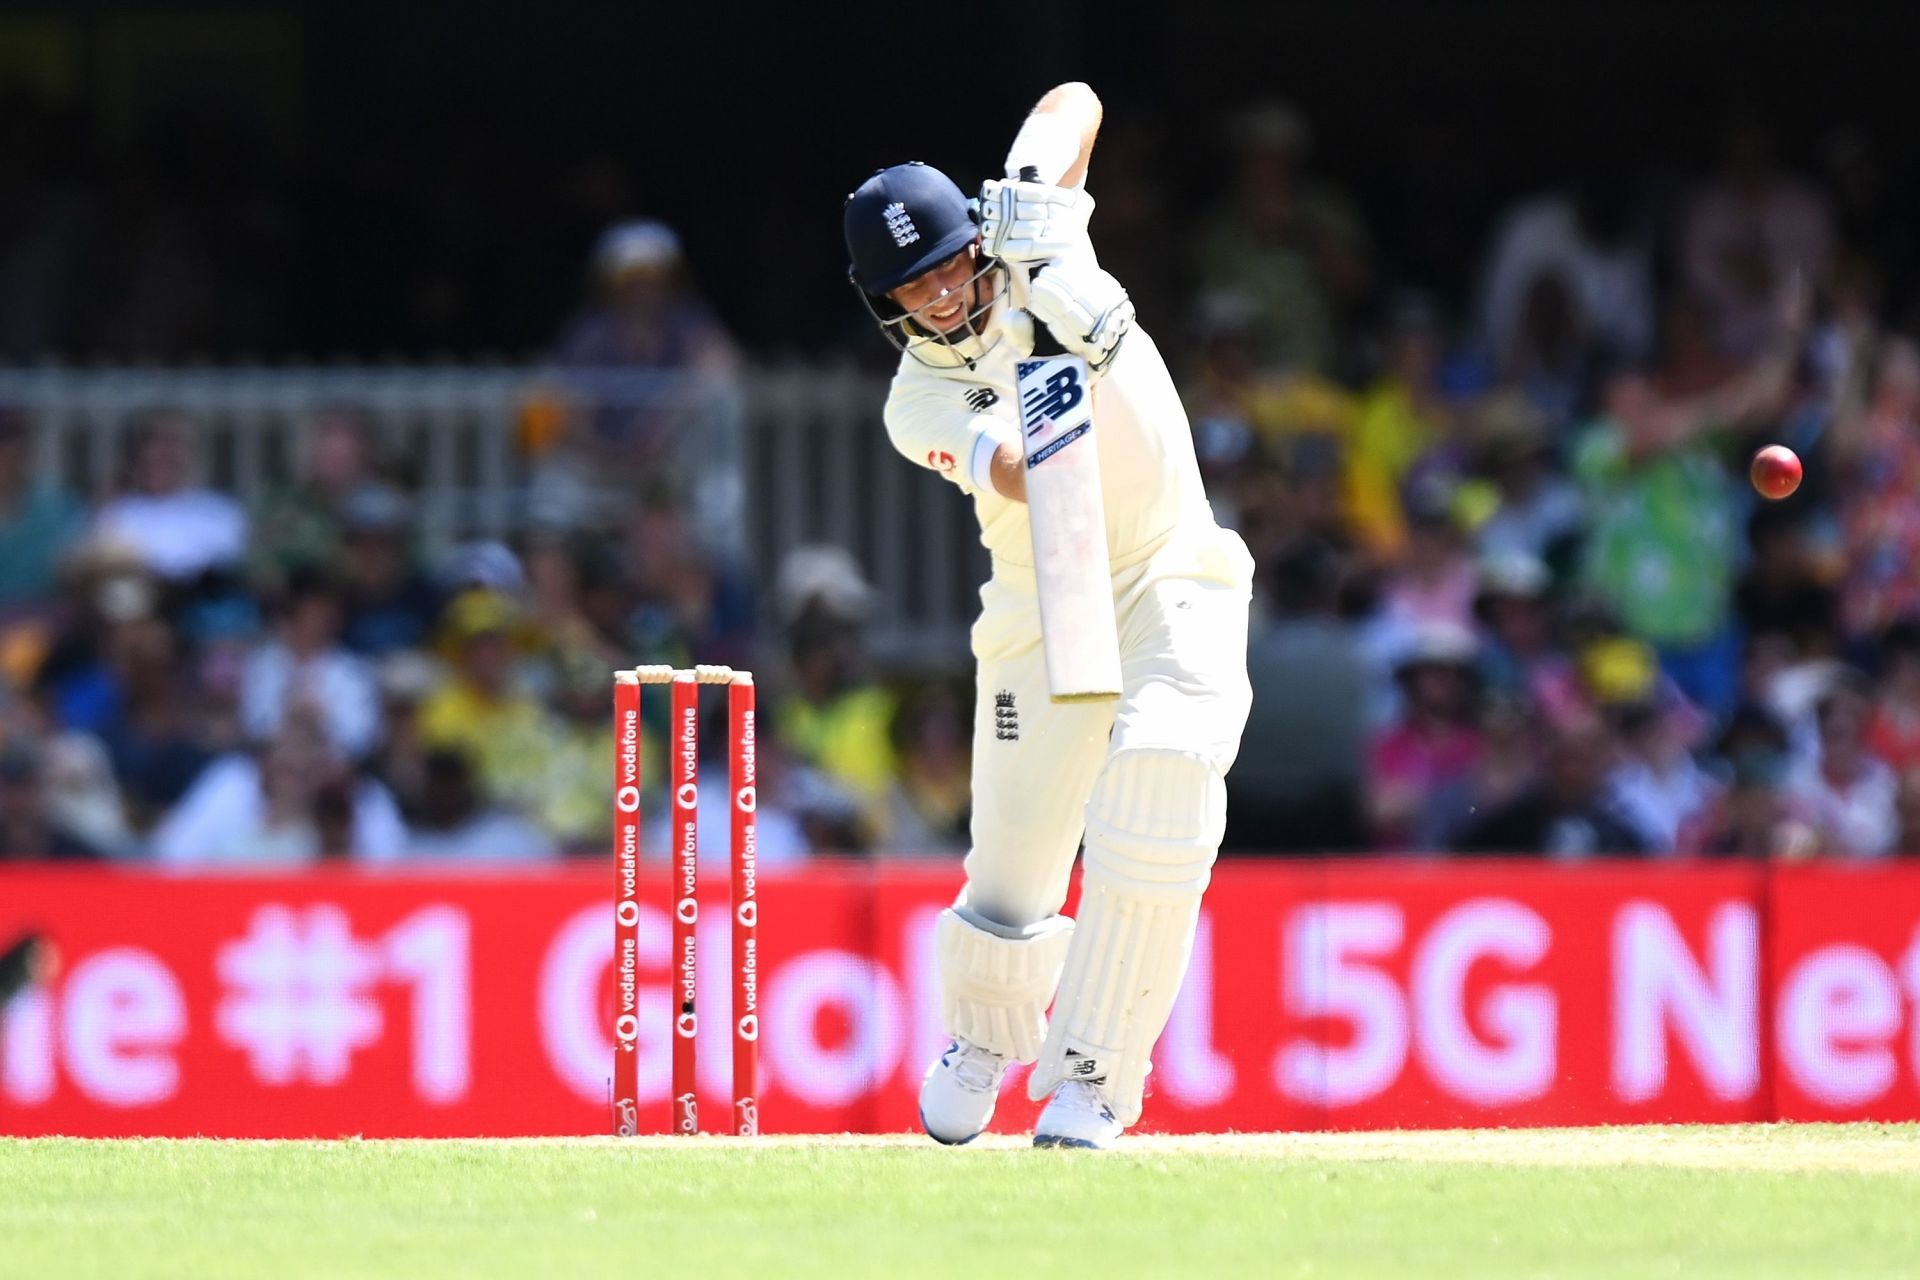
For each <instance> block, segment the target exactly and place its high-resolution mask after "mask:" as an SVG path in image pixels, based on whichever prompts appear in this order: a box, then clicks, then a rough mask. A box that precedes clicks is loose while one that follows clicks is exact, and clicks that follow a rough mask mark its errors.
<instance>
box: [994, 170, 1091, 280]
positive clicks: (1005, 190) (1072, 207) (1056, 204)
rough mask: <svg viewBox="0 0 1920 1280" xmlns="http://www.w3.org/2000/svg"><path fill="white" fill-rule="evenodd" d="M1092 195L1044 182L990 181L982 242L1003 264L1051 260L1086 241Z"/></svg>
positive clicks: (1010, 179) (1009, 179)
mask: <svg viewBox="0 0 1920 1280" xmlns="http://www.w3.org/2000/svg"><path fill="white" fill-rule="evenodd" d="M1092 216H1093V197H1092V196H1090V195H1088V194H1087V193H1086V192H1084V191H1076V190H1073V189H1072V188H1070V187H1054V186H1049V185H1047V184H1046V183H1044V182H1019V181H1016V180H1014V179H1012V178H1007V179H995V178H989V179H988V180H987V181H986V182H985V183H983V184H981V187H980V239H981V243H982V245H983V246H984V248H985V250H986V252H987V254H988V256H990V257H995V258H999V259H1001V260H1002V261H1004V262H1051V261H1052V260H1053V259H1055V258H1058V257H1061V256H1062V255H1064V254H1066V253H1067V252H1068V251H1070V250H1073V249H1077V248H1079V247H1081V246H1082V245H1084V244H1086V242H1087V220H1088V219H1089V218H1091V217H1092Z"/></svg>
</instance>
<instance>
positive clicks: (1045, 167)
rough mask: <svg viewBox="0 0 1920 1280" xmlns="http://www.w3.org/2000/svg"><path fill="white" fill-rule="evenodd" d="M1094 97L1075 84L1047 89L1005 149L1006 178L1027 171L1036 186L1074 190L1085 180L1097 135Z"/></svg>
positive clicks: (1098, 112)
mask: <svg viewBox="0 0 1920 1280" xmlns="http://www.w3.org/2000/svg"><path fill="white" fill-rule="evenodd" d="M1101 118H1102V108H1101V106H1100V97H1099V95H1098V94H1096V93H1094V91H1093V89H1092V87H1091V86H1089V85H1086V84H1082V83H1081V82H1080V81H1078V80H1074V81H1069V82H1068V83H1066V84H1063V85H1057V86H1055V87H1054V88H1052V89H1049V90H1047V93H1046V96H1045V97H1043V98H1041V99H1040V101H1039V102H1038V103H1037V104H1035V106H1034V108H1033V110H1032V111H1031V112H1029V113H1028V115H1027V119H1026V123H1025V124H1023V125H1021V126H1020V132H1019V134H1018V135H1017V136H1016V137H1015V138H1014V140H1013V146H1012V147H1010V148H1008V150H1007V176H1008V177H1010V178H1013V177H1018V176H1019V175H1020V171H1021V170H1022V169H1025V168H1029V167H1031V168H1032V169H1034V170H1036V171H1037V172H1038V174H1039V180H1040V181H1041V182H1046V183H1051V184H1053V185H1054V186H1060V187H1077V186H1079V185H1080V184H1082V183H1083V182H1085V181H1086V180H1087V166H1088V164H1089V163H1091V161H1092V159H1093V143H1094V139H1095V138H1096V137H1097V136H1098V135H1099V133H1100V121H1101Z"/></svg>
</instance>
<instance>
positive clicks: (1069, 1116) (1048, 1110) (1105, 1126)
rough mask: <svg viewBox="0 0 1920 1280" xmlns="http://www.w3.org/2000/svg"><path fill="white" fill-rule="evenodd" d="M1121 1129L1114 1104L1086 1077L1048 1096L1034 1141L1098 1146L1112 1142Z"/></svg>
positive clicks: (1036, 1125)
mask: <svg viewBox="0 0 1920 1280" xmlns="http://www.w3.org/2000/svg"><path fill="white" fill-rule="evenodd" d="M1121 1132H1122V1128H1121V1124H1120V1122H1119V1121H1118V1120H1116V1119H1114V1115H1113V1108H1112V1107H1110V1106H1108V1105H1107V1100H1106V1099H1105V1098H1102V1097H1101V1096H1100V1090H1099V1088H1098V1087H1097V1086H1095V1085H1091V1084H1088V1083H1087V1082H1086V1081H1084V1080H1068V1081H1065V1082H1064V1083H1062V1084H1061V1085H1060V1087H1059V1088H1057V1089H1055V1090H1054V1091H1053V1096H1052V1097H1051V1098H1048V1099H1047V1105H1046V1107H1045V1109H1043V1110H1042V1111H1041V1112H1040V1120H1039V1123H1037V1124H1035V1125H1034V1126H1033V1145H1034V1146H1036V1147H1087V1148H1091V1149H1094V1150H1098V1149H1099V1148H1101V1147H1110V1146H1112V1145H1113V1144H1114V1143H1115V1142H1116V1141H1117V1140H1118V1139H1119V1137H1120V1134H1121Z"/></svg>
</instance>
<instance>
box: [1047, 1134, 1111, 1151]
mask: <svg viewBox="0 0 1920 1280" xmlns="http://www.w3.org/2000/svg"><path fill="white" fill-rule="evenodd" d="M1033 1145H1034V1146H1036V1147H1060V1148H1070V1149H1072V1150H1075V1151H1105V1150H1106V1147H1105V1146H1104V1145H1102V1144H1101V1143H1098V1142H1095V1141H1093V1139H1091V1138H1064V1137H1060V1136H1059V1135H1057V1134H1051V1133H1036V1134H1034V1135H1033Z"/></svg>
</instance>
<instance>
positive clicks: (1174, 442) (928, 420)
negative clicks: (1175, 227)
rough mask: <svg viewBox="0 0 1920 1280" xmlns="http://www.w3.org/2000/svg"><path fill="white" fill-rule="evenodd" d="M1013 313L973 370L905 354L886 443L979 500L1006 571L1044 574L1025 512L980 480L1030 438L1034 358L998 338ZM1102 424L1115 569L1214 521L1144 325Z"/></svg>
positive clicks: (1101, 403) (1128, 343) (1104, 493)
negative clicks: (1027, 403)
mask: <svg viewBox="0 0 1920 1280" xmlns="http://www.w3.org/2000/svg"><path fill="white" fill-rule="evenodd" d="M1010 274H1011V275H1012V277H1013V287H1012V294H1013V296H1012V299H1011V303H1012V305H1013V306H1014V307H1016V308H1017V307H1021V306H1023V305H1024V303H1025V301H1026V298H1025V281H1024V280H1023V279H1022V275H1021V272H1019V271H1018V270H1017V269H1016V270H1014V271H1013V272H1011V273H1010ZM1006 311H1007V304H1006V303H1004V302H1003V303H1002V304H1000V305H998V306H996V307H995V308H994V316H993V320H992V321H991V323H990V324H989V327H988V329H987V333H986V335H985V340H986V341H988V342H990V343H991V344H992V345H991V349H990V350H989V351H987V352H986V354H985V355H983V356H981V357H980V358H979V359H978V360H976V361H975V362H974V365H973V366H972V367H969V366H968V365H967V363H966V361H965V360H964V359H962V358H961V356H960V355H959V354H958V353H956V352H954V351H953V350H951V349H950V348H948V347H945V346H943V345H941V344H940V343H937V342H929V343H922V344H920V345H918V346H917V347H916V348H915V350H914V351H908V352H902V353H901V356H900V368H899V371H898V372H896V373H895V374H894V377H893V386H892V389H891V390H890V391H889V393H888V395H887V407H886V423H887V435H888V436H889V438H891V439H892V441H893V444H894V447H895V448H896V449H898V450H899V451H900V452H901V453H903V454H905V455H906V456H907V458H908V459H909V460H911V461H913V462H915V463H918V464H919V465H920V466H923V467H927V468H930V469H932V470H934V471H938V472H939V473H940V474H942V475H944V476H945V477H946V478H947V479H949V480H951V481H952V482H953V483H954V484H955V485H957V486H959V488H960V489H961V491H962V492H964V493H968V494H971V495H972V496H973V505H974V513H975V514H976V515H977V516H978V517H979V519H980V541H981V542H982V543H983V544H984V545H985V546H986V548H987V550H988V551H990V552H992V553H993V561H994V566H995V572H996V574H997V573H998V572H999V567H1000V566H1001V565H1002V564H1006V565H1008V566H1018V567H1020V568H1024V569H1031V568H1032V565H1033V541H1032V535H1031V533H1030V532H1029V531H1028V528H1027V508H1026V505H1025V504H1024V503H1019V502H1012V501H1009V500H1008V499H1006V498H1004V497H1002V496H1001V495H1000V494H999V493H998V492H997V491H995V490H994V489H993V488H992V487H991V486H990V485H987V484H985V483H976V476H978V477H979V479H980V480H981V481H982V482H984V480H985V476H986V470H985V466H984V458H985V456H986V455H987V454H990V453H991V451H992V450H993V449H994V448H995V447H997V446H998V445H999V444H1000V443H1002V442H1015V443H1017V442H1018V441H1019V439H1020V428H1019V411H1018V405H1017V401H1018V396H1017V389H1016V387H1015V372H1014V365H1015V364H1016V363H1017V362H1018V361H1019V360H1020V359H1022V358H1023V356H1022V353H1020V352H1019V351H1018V350H1017V349H1016V346H1015V344H1014V343H1013V342H1012V341H1010V340H1007V339H1006V338H1004V337H1000V338H999V340H998V341H995V338H996V336H997V335H999V332H1000V318H1001V317H1002V316H1004V315H1005V314H1006ZM1036 323H1038V322H1037V321H1036ZM927 361H937V362H939V363H938V364H937V365H930V364H928V363H927ZM1093 424H1094V436H1095V438H1096V439H1097V440H1098V441H1099V446H1100V489H1101V498H1102V500H1103V502H1104V503H1105V506H1106V514H1107V550H1108V556H1109V558H1110V560H1111V562H1112V564H1113V567H1114V568H1115V569H1116V570H1117V569H1120V568H1124V567H1126V566H1128V565H1131V564H1134V563H1136V562H1138V561H1140V560H1142V559H1144V558H1145V557H1146V556H1147V555H1150V554H1151V553H1152V552H1153V551H1154V549H1156V548H1157V547H1158V546H1159V545H1160V544H1161V543H1163V542H1164V541H1165V540H1166V538H1167V535H1168V534H1170V533H1172V532H1173V531H1174V530H1175V529H1177V528H1180V527H1182V526H1183V525H1188V526H1190V525H1194V524H1199V525H1202V526H1207V525H1211V524H1212V523H1213V510H1212V508H1211V507H1210V506H1208V504H1207V498H1206V492H1205V490H1204V488H1203V487H1202V485H1201V483H1200V464H1199V462H1198V460H1197V459H1196V458H1195V457H1194V452H1193V431H1192V428H1190V427H1189V426H1188V425H1187V412H1186V408H1185V407H1184V406H1183V405H1182V404H1181V403H1180V396H1179V393H1178V392H1177V391H1175V390H1174V385H1173V375H1172V374H1170V373H1169V372H1168V371H1167V364H1166V361H1165V360H1163V359H1161V357H1160V349H1159V348H1158V347H1156V346H1155V345H1154V343H1153V339H1152V338H1151V337H1149V336H1148V335H1147V333H1146V331H1145V330H1144V329H1143V328H1141V326H1140V324H1139V322H1138V321H1137V320H1136V321H1135V322H1134V324H1133V325H1132V327H1131V329H1130V330H1129V331H1128V333H1127V336H1126V338H1125V339H1124V340H1123V341H1122V342H1121V344H1120V350H1119V351H1118V352H1117V353H1116V354H1115V355H1114V357H1113V360H1112V361H1111V362H1110V363H1109V364H1108V365H1107V368H1106V370H1105V371H1104V372H1103V373H1101V374H1099V375H1097V376H1096V377H1095V379H1094V383H1093ZM976 458H979V459H981V462H980V465H976ZM1016 576H1025V575H1016Z"/></svg>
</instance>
